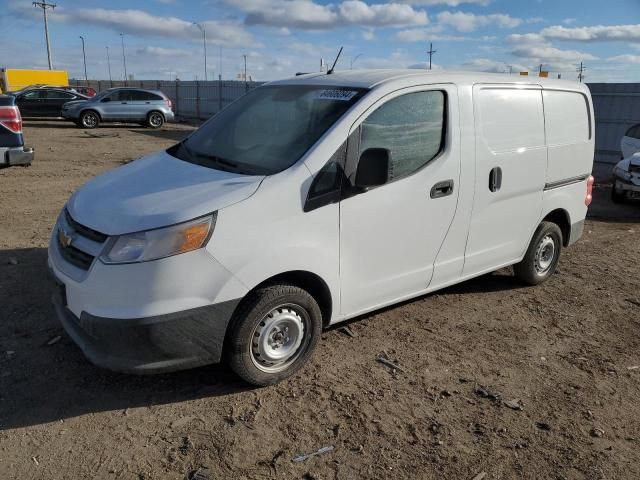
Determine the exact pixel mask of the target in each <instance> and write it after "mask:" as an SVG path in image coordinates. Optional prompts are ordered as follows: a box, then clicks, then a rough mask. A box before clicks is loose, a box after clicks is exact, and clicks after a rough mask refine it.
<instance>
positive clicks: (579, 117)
mask: <svg viewBox="0 0 640 480" xmlns="http://www.w3.org/2000/svg"><path fill="white" fill-rule="evenodd" d="M542 97H543V99H544V115H545V121H546V132H547V145H567V144H573V143H581V142H586V141H588V140H589V139H590V138H591V132H590V125H589V123H590V121H589V110H588V108H587V99H586V98H585V97H584V95H582V94H581V93H578V92H560V91H554V90H545V91H544V92H543V93H542Z"/></svg>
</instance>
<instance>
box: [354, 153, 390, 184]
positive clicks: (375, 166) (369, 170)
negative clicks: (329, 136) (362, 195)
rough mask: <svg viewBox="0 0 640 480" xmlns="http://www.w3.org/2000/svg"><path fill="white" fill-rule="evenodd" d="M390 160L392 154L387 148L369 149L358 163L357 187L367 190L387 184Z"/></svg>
mask: <svg viewBox="0 0 640 480" xmlns="http://www.w3.org/2000/svg"><path fill="white" fill-rule="evenodd" d="M390 159H391V153H390V152H389V150H387V149H386V148H367V149H366V150H365V151H364V152H362V154H361V155H360V160H359V161H358V169H357V170H356V179H355V186H356V187H358V188H362V189H367V188H371V187H377V186H380V185H384V184H385V183H387V181H388V180H389V161H390Z"/></svg>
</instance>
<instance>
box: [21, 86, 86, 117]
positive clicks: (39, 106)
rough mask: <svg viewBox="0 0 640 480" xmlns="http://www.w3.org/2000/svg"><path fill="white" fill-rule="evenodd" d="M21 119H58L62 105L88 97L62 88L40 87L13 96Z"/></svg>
mask: <svg viewBox="0 0 640 480" xmlns="http://www.w3.org/2000/svg"><path fill="white" fill-rule="evenodd" d="M14 96H15V98H16V103H17V105H18V108H19V109H20V113H21V114H22V116H23V117H60V116H61V115H62V105H64V104H65V103H67V102H71V101H75V100H87V99H88V98H89V97H87V96H85V95H82V94H80V93H78V92H73V91H69V90H64V89H62V88H50V87H40V88H32V89H29V90H26V91H20V92H17V93H15V94H14Z"/></svg>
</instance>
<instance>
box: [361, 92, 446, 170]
mask: <svg viewBox="0 0 640 480" xmlns="http://www.w3.org/2000/svg"><path fill="white" fill-rule="evenodd" d="M444 116H445V93H444V92H442V91H439V90H434V91H429V92H416V93H408V94H406V95H402V96H400V97H397V98H394V99H392V100H389V101H388V102H387V103H385V104H384V105H382V106H381V107H380V108H378V109H377V110H376V111H375V112H373V113H372V114H371V115H369V117H368V118H367V119H366V120H365V121H364V122H363V123H362V125H361V134H360V135H361V137H360V151H361V152H363V151H365V150H366V149H368V148H386V149H388V150H389V151H390V152H391V163H390V165H389V180H394V179H397V178H401V177H405V176H407V175H411V174H412V173H414V172H415V171H416V170H419V169H420V168H421V167H423V166H424V165H426V164H427V163H428V162H429V161H431V160H433V159H434V158H435V157H436V156H437V155H438V154H439V153H440V151H441V150H442V147H443V139H444V128H445V122H444Z"/></svg>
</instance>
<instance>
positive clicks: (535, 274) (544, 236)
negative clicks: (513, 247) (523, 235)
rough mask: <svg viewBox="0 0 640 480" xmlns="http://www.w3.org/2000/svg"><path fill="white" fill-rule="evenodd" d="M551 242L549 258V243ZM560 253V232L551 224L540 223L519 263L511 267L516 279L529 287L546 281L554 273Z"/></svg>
mask: <svg viewBox="0 0 640 480" xmlns="http://www.w3.org/2000/svg"><path fill="white" fill-rule="evenodd" d="M550 241H551V242H553V248H552V252H551V253H550V255H551V256H550V257H549V251H550V250H549V249H550V248H551V247H550V243H549V242H550ZM561 251H562V230H560V227H558V225H556V224H555V223H552V222H542V223H541V224H540V225H539V226H538V228H537V229H536V232H535V233H534V234H533V239H532V240H531V243H530V244H529V248H528V249H527V253H526V254H525V256H524V258H523V259H522V261H521V262H520V263H517V264H515V265H514V266H513V270H514V272H515V274H516V277H517V278H518V279H520V280H522V281H523V282H525V283H528V284H529V285H538V284H540V283H542V282H544V281H546V280H547V279H548V278H549V277H550V276H551V275H553V272H555V270H556V267H557V266H558V261H559V260H560V252H561Z"/></svg>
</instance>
